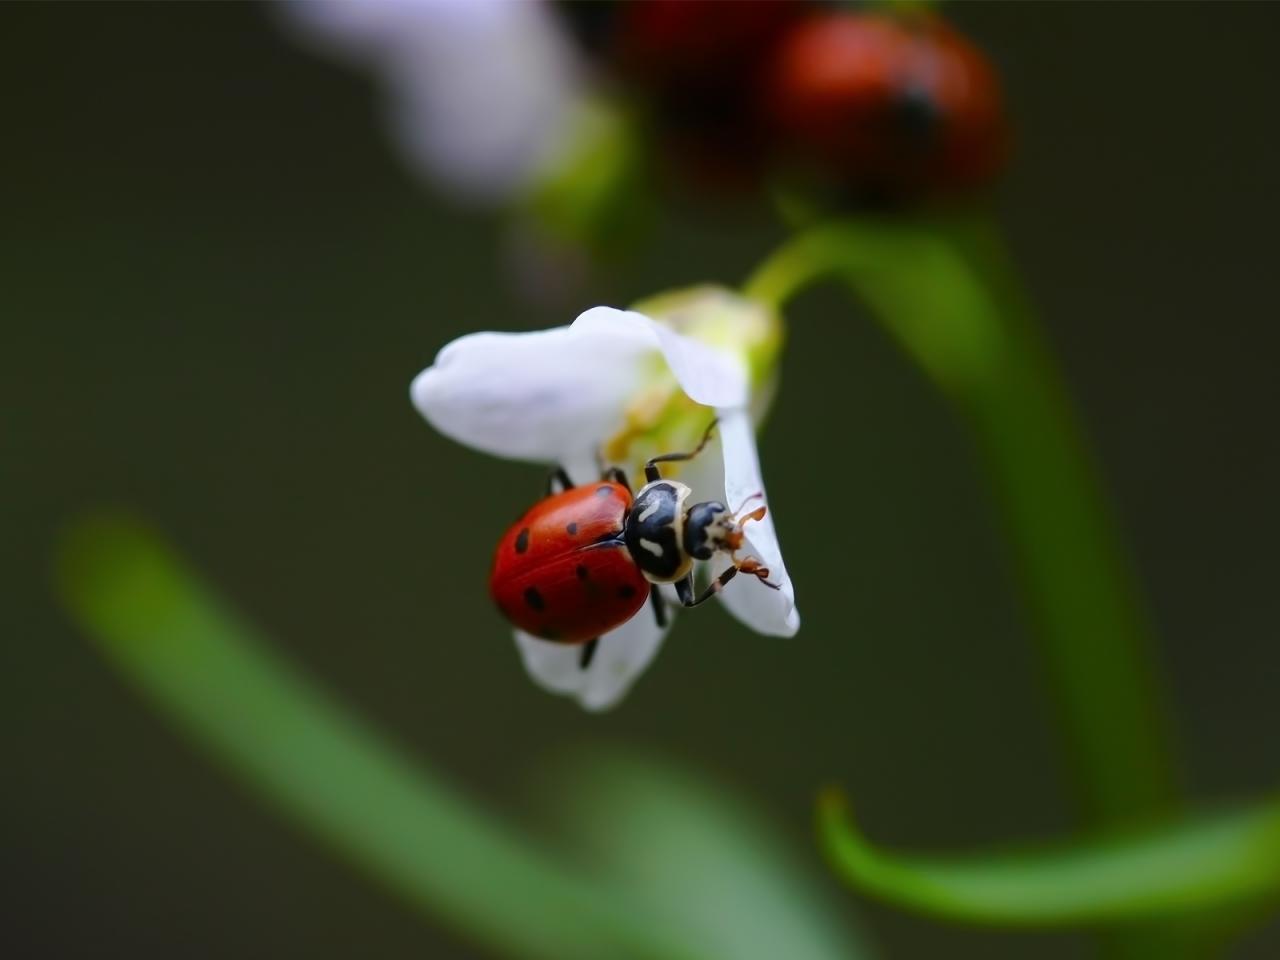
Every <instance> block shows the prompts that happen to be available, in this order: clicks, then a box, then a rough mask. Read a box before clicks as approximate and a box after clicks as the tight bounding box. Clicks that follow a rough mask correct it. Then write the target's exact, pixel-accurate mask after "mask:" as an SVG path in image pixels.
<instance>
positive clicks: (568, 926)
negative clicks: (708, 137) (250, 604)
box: [59, 520, 706, 960]
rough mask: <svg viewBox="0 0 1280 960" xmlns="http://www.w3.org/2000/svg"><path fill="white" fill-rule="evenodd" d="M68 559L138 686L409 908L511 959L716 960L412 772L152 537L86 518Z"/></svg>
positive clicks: (68, 581)
mask: <svg viewBox="0 0 1280 960" xmlns="http://www.w3.org/2000/svg"><path fill="white" fill-rule="evenodd" d="M59 560H60V565H59V586H60V590H61V593H62V595H63V599H64V601H65V602H66V604H67V606H68V608H69V609H70V610H71V611H72V613H73V614H74V615H75V617H76V618H77V619H78V620H79V622H80V624H81V625H82V626H83V627H84V629H85V630H86V631H87V632H88V633H89V635H90V636H91V637H93V639H94V640H95V641H96V642H97V643H98V645H99V646H100V648H101V650H102V652H103V653H104V654H106V655H107V656H108V657H109V658H110V659H111V660H112V661H114V663H115V665H116V666H117V668H118V669H119V670H120V672H121V673H122V674H123V675H124V677H125V678H126V679H127V680H128V681H129V682H130V683H132V684H133V685H134V686H135V687H137V688H138V689H139V690H140V691H141V692H142V693H143V694H145V695H146V696H147V697H149V698H150V699H151V700H152V701H153V702H154V703H155V704H156V705H157V706H158V707H160V708H161V709H162V710H163V711H164V712H166V713H167V714H168V715H169V717H170V718H171V719H172V720H173V721H174V722H175V723H176V724H177V725H178V726H179V727H180V728H182V729H184V731H185V732H186V733H187V735H188V736H190V737H191V738H192V739H194V740H195V741H197V742H198V743H200V744H202V745H203V746H204V747H205V748H206V749H207V750H208V751H209V752H210V753H211V754H212V755H214V756H215V757H217V758H218V759H219V760H221V761H222V763H223V764H224V765H225V766H226V767H227V768H228V769H229V770H230V771H231V772H233V773H234V774H236V775H238V776H239V777H240V779H241V780H242V781H243V782H244V783H245V784H247V785H248V786H249V787H250V788H251V789H253V790H254V791H256V792H257V793H258V794H260V795H261V796H263V797H264V798H266V799H267V800H268V801H270V802H271V803H273V804H274V805H275V806H276V807H277V808H278V809H279V810H280V811H281V812H282V813H284V814H285V815H286V816H287V817H288V818H289V819H290V820H291V821H293V822H294V823H296V824H298V825H299V826H301V827H302V828H304V829H306V830H309V831H310V832H311V833H313V834H315V835H316V836H318V837H320V838H322V839H323V840H325V841H327V842H328V844H329V845H330V847H331V848H332V849H334V850H335V851H336V852H338V853H339V854H340V855H342V856H344V857H345V858H346V859H348V860H349V861H351V862H352V863H353V864H355V865H357V866H359V867H361V868H363V869H364V871H365V872H366V873H367V874H369V875H370V876H372V877H373V878H375V879H377V880H379V881H381V882H382V883H383V884H384V885H385V886H386V887H387V888H389V889H390V890H392V891H394V892H395V893H397V894H399V895H400V896H401V897H402V898H403V899H404V900H405V901H407V902H408V903H409V904H411V905H413V906H414V907H417V908H419V909H421V910H422V911H423V912H424V913H428V914H430V915H432V916H435V917H437V918H439V919H441V920H443V921H445V922H447V923H450V924H452V925H453V926H454V927H455V928H456V929H457V930H458V931H459V932H460V933H462V934H464V935H467V936H469V937H470V938H471V939H473V940H475V941H477V942H480V943H482V944H484V945H485V946H486V947H488V948H489V949H491V950H493V951H496V952H500V953H503V954H507V955H510V956H519V957H542V958H547V960H564V958H581V960H596V958H600V957H639V958H681V960H683V958H690V960H692V958H694V957H697V956H706V953H705V951H698V950H694V949H692V947H691V946H690V940H689V939H688V938H685V937H680V936H678V934H679V933H680V932H682V931H681V930H680V929H679V928H677V929H672V926H673V925H672V924H671V922H670V921H669V918H666V917H655V916H653V915H648V916H646V915H645V913H644V911H642V910H639V909H636V908H635V905H634V904H633V903H630V902H628V901H627V898H625V897H622V896H619V895H618V893H617V891H615V890H613V888H612V887H611V885H608V884H602V883H601V882H600V880H599V878H596V877H594V876H586V875H583V874H581V873H577V872H573V871H570V870H568V869H567V868H566V867H565V866H563V865H562V864H560V863H559V862H557V861H556V860H554V859H552V858H551V857H550V856H549V855H548V854H546V853H545V852H543V851H541V850H539V849H537V848H536V847H534V846H533V845H532V844H530V843H529V842H528V841H527V840H524V839H522V838H521V837H519V836H517V835H516V834H515V833H514V832H513V831H511V830H509V829H507V828H505V827H504V826H502V825H501V824H499V823H497V822H496V821H494V820H493V819H491V818H490V817H489V816H488V815H486V813H485V812H484V811H483V810H482V809H480V808H479V807H478V806H477V805H476V804H475V803H473V802H471V801H469V800H467V799H465V798H463V797H462V796H460V795H459V794H458V793H457V792H455V791H454V790H453V789H451V788H450V787H449V786H448V785H446V784H445V783H442V782H441V781H439V780H438V779H436V778H435V777H433V776H431V775H430V774H428V773H427V772H426V771H424V770H422V769H420V768H418V767H415V766H414V765H413V764H411V763H410V762H409V761H408V760H407V759H406V758H405V757H404V756H402V755H401V754H399V753H398V752H397V751H396V750H394V749H393V748H392V747H391V746H389V745H388V744H387V743H386V742H385V741H384V740H383V739H381V738H380V737H379V736H378V735H377V734H376V733H374V732H373V731H371V730H369V729H368V728H367V727H365V726H364V725H363V724H361V723H360V722H359V721H358V720H357V719H356V718H354V717H352V716H350V715H349V714H347V713H346V712H345V711H344V710H343V709H342V708H341V707H340V706H339V705H338V704H337V703H335V702H334V701H332V700H331V699H330V698H329V697H327V696H326V695H325V694H324V693H323V692H322V691H320V690H318V689H316V688H315V687H313V686H312V685H310V684H309V683H307V681H306V680H305V679H303V678H302V677H301V676H299V675H298V674H297V673H295V672H294V671H293V670H292V669H291V668H290V667H289V665H288V664H286V663H284V662H282V661H281V660H279V659H277V658H275V657H274V656H272V655H271V654H270V653H269V652H268V650H267V646H266V644H265V643H263V642H262V639H261V637H260V636H259V635H258V634H257V632H256V631H254V630H253V629H252V628H251V627H249V626H248V625H247V624H245V623H244V622H243V621H241V620H240V619H239V618H237V617H236V616H235V614H233V613H232V612H231V611H230V610H228V609H227V608H226V607H224V606H223V604H222V603H221V602H220V601H219V600H218V599H217V598H216V597H215V596H214V595H213V594H212V593H211V592H210V591H208V590H207V589H206V588H205V587H204V586H203V585H202V584H201V583H200V582H199V580H198V579H197V578H196V576H195V575H194V574H193V573H192V572H190V571H189V570H187V569H186V568H185V567H184V566H183V564H182V563H181V562H180V561H179V559H178V558H177V557H176V556H174V555H173V554H172V553H171V552H170V551H169V550H168V549H167V548H166V547H165V546H164V545H163V544H162V543H161V542H159V540H158V539H157V538H155V537H154V536H153V535H152V534H150V533H149V532H148V531H147V530H145V529H143V528H142V527H140V526H138V525H136V524H133V523H129V522H126V521H107V520H98V521H92V522H88V523H85V524H82V525H81V526H79V527H76V528H75V529H73V530H72V531H71V534H70V536H69V537H68V538H67V540H66V542H65V544H64V546H63V549H62V552H61V555H60V558H59ZM686 932H687V931H686Z"/></svg>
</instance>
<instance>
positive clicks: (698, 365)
mask: <svg viewBox="0 0 1280 960" xmlns="http://www.w3.org/2000/svg"><path fill="white" fill-rule="evenodd" d="M573 326H574V328H575V329H579V328H581V329H583V330H590V331H605V330H607V331H621V330H627V331H628V332H629V335H631V336H643V337H645V338H647V339H648V340H649V342H651V343H652V344H653V346H654V347H655V348H656V349H658V350H660V351H661V352H662V355H663V357H664V358H665V359H666V361H667V366H668V367H670V368H671V372H672V374H673V375H674V376H675V378H676V381H677V382H678V383H679V384H680V389H682V390H683V391H684V392H685V393H687V394H688V395H689V398H690V399H691V400H693V401H694V402H695V403H701V404H704V405H706V406H708V407H739V406H743V405H744V404H745V403H746V402H747V371H746V369H745V368H744V367H743V364H742V361H741V360H740V359H739V358H738V357H736V356H734V355H733V354H732V353H728V352H726V351H722V350H717V349H716V348H714V347H710V346H708V345H707V344H705V343H701V342H699V341H697V340H693V339H691V338H689V337H685V336H682V335H680V334H678V333H676V332H675V331H674V330H672V329H671V328H670V327H668V326H666V325H665V324H661V323H658V322H657V321H655V320H652V319H650V318H649V317H646V316H645V315H644V314H643V313H636V312H635V311H634V310H617V309H615V308H613V307H592V308H591V309H590V310H588V311H586V312H585V313H583V314H581V315H580V316H579V317H578V319H577V320H575V321H574V322H573Z"/></svg>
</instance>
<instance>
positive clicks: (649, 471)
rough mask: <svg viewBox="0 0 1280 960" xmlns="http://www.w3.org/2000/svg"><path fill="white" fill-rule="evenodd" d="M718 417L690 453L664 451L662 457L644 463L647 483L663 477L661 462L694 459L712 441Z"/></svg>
mask: <svg viewBox="0 0 1280 960" xmlns="http://www.w3.org/2000/svg"><path fill="white" fill-rule="evenodd" d="M719 422H720V421H719V420H718V419H716V420H712V421H711V423H710V424H708V425H707V432H706V433H704V434H703V435H702V439H701V440H699V441H698V445H697V446H696V447H694V448H693V449H692V450H690V451H689V452H688V453H664V454H663V455H662V456H660V457H654V458H653V459H652V460H650V461H649V462H648V463H646V464H645V465H644V479H645V481H646V482H647V483H653V481H655V480H661V479H662V471H661V470H659V469H658V464H660V463H671V462H672V461H675V460H692V459H693V458H694V457H696V456H697V455H698V454H700V453H701V452H702V449H703V447H705V446H706V445H707V444H708V443H710V442H711V434H712V433H714V432H715V429H716V424H717V423H719Z"/></svg>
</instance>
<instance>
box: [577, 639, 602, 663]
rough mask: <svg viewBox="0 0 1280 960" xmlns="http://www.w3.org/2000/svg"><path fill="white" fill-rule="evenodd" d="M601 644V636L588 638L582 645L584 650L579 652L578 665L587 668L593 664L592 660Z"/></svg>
mask: <svg viewBox="0 0 1280 960" xmlns="http://www.w3.org/2000/svg"><path fill="white" fill-rule="evenodd" d="M598 646H600V638H599V637H596V638H595V639H594V640H588V641H587V642H586V643H584V644H583V645H582V652H581V653H580V654H578V666H579V667H580V668H581V669H583V670H585V669H587V667H589V666H591V661H592V660H594V659H595V658H596V647H598Z"/></svg>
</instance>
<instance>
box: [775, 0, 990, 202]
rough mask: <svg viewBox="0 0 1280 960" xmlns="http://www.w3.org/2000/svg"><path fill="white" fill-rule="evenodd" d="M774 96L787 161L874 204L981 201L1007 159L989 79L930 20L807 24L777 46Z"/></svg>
mask: <svg viewBox="0 0 1280 960" xmlns="http://www.w3.org/2000/svg"><path fill="white" fill-rule="evenodd" d="M770 96H771V102H772V103H771V105H772V112H773V114H774V118H775V122H776V123H777V125H778V128H779V133H780V134H782V136H783V137H784V138H785V141H786V144H787V147H788V149H789V150H790V153H791V159H792V160H793V161H796V162H799V163H801V164H802V165H807V166H809V167H810V168H811V172H815V173H823V172H824V173H825V175H826V176H827V177H830V178H834V179H835V180H836V181H837V182H842V183H845V184H847V185H849V186H852V187H854V188H856V189H858V190H861V191H862V192H863V193H865V194H866V195H868V197H869V198H874V197H877V196H879V197H881V198H883V199H893V198H898V199H904V198H908V199H909V198H911V197H913V196H917V195H920V194H929V193H947V192H962V191H965V190H971V189H976V188H977V187H980V186H982V185H983V184H985V183H987V182H988V181H990V180H991V179H992V178H993V177H994V176H995V175H996V174H997V173H998V172H999V170H1000V169H1001V167H1002V166H1003V164H1004V162H1005V159H1006V157H1007V154H1008V146H1009V131H1008V125H1007V122H1006V118H1005V112H1004V106H1003V102H1002V97H1001V90H1000V83H999V80H998V79H997V77H996V72H995V69H994V67H993V66H992V65H991V63H990V61H989V60H988V59H987V58H986V56H984V55H983V53H982V52H981V51H980V50H979V49H978V48H977V47H975V46H974V45H973V44H972V43H970V42H969V41H968V40H966V39H965V38H964V37H962V36H961V35H960V34H959V33H957V32H956V31H955V30H953V29H952V28H950V27H949V26H947V25H946V24H945V23H944V22H943V21H942V20H941V19H939V18H938V17H936V16H932V15H929V14H916V15H914V16H895V15H890V14H881V13H853V12H844V11H841V12H832V13H828V14H823V15H819V16H814V17H811V18H810V19H809V20H807V21H806V22H804V23H802V24H801V25H799V26H798V27H796V28H795V29H794V30H793V31H792V32H791V33H790V35H789V36H788V37H787V38H786V39H785V41H784V42H783V43H782V45H781V46H780V48H779V52H778V55H777V58H776V61H775V63H774V66H773V76H772V79H771V94H770Z"/></svg>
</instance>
